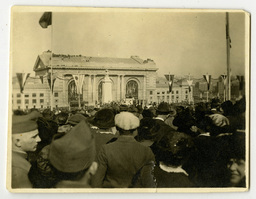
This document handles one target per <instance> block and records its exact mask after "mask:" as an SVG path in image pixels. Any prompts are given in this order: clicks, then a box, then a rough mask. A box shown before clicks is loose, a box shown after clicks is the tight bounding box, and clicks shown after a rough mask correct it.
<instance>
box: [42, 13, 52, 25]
mask: <svg viewBox="0 0 256 199" xmlns="http://www.w3.org/2000/svg"><path fill="white" fill-rule="evenodd" d="M39 24H40V26H41V27H42V28H48V26H50V25H52V12H44V14H43V15H42V17H41V18H40V20H39Z"/></svg>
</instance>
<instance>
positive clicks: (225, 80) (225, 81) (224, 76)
mask: <svg viewBox="0 0 256 199" xmlns="http://www.w3.org/2000/svg"><path fill="white" fill-rule="evenodd" d="M221 78H222V80H223V83H224V87H226V84H227V75H221Z"/></svg>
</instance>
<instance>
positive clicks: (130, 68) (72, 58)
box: [34, 51, 158, 107]
mask: <svg viewBox="0 0 256 199" xmlns="http://www.w3.org/2000/svg"><path fill="white" fill-rule="evenodd" d="M51 68H52V74H53V81H54V88H53V93H54V96H57V97H58V99H55V101H54V106H56V104H58V106H59V107H67V106H69V105H72V104H76V103H77V101H78V95H77V92H76V84H75V81H74V76H73V75H83V76H84V81H83V86H82V93H81V95H80V100H81V103H82V104H84V105H95V104H100V103H102V102H103V101H102V100H103V93H104V90H103V86H102V85H103V84H104V78H105V76H106V70H107V71H108V76H109V79H110V81H111V87H112V88H111V90H109V91H108V95H111V99H112V100H113V101H124V100H126V99H134V100H137V101H138V102H139V103H146V100H147V99H148V97H149V95H150V93H152V92H153V91H155V89H156V71H157V69H158V68H157V67H156V64H155V62H154V61H153V60H151V59H147V60H142V59H141V58H139V57H138V56H131V57H130V58H108V57H86V56H82V55H56V54H52V53H51V52H50V51H47V52H44V53H43V54H42V55H39V56H38V57H37V60H36V62H35V66H34V71H35V74H36V76H39V77H41V78H42V79H43V82H44V84H48V79H49V77H50V74H51ZM48 92H49V91H48ZM56 100H58V101H56Z"/></svg>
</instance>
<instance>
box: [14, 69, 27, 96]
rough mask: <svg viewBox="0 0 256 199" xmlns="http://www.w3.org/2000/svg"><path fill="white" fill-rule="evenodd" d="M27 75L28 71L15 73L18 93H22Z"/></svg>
mask: <svg viewBox="0 0 256 199" xmlns="http://www.w3.org/2000/svg"><path fill="white" fill-rule="evenodd" d="M29 75H30V73H16V76H17V79H18V82H19V85H20V93H23V90H24V87H25V84H26V81H27V79H28V77H29Z"/></svg>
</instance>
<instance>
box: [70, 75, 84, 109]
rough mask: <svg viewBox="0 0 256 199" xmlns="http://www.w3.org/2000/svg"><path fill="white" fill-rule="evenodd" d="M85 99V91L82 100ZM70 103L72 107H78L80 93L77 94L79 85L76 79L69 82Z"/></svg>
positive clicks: (81, 95)
mask: <svg viewBox="0 0 256 199" xmlns="http://www.w3.org/2000/svg"><path fill="white" fill-rule="evenodd" d="M82 101H83V91H82V94H80V102H81V103H82ZM68 103H69V104H70V106H71V107H78V106H79V104H78V94H77V87H76V83H75V81H74V80H72V81H71V82H70V83H69V84H68Z"/></svg>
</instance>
